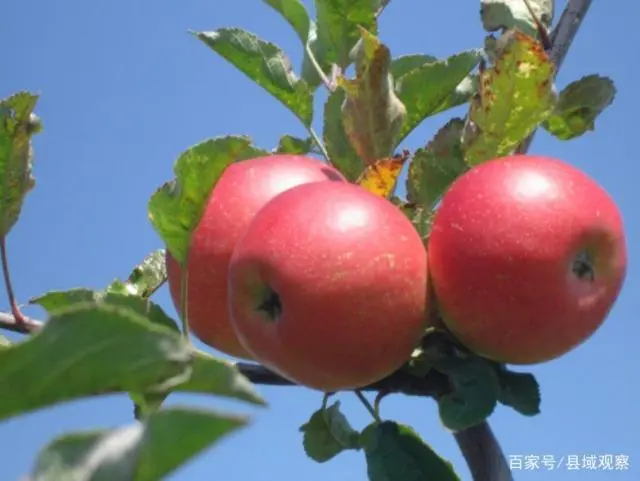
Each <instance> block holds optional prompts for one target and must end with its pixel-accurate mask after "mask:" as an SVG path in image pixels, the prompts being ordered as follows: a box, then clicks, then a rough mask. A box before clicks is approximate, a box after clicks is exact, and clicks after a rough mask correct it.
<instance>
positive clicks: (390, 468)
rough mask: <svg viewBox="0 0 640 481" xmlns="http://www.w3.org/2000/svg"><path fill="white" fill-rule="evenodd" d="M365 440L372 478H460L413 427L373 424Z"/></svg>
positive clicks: (397, 480)
mask: <svg viewBox="0 0 640 481" xmlns="http://www.w3.org/2000/svg"><path fill="white" fill-rule="evenodd" d="M361 443H362V445H363V446H364V452H365V457H366V460H367V474H368V475H369V481H425V480H433V481H460V477H459V476H458V475H457V474H456V472H455V470H454V468H453V465H452V464H451V463H450V462H449V461H447V460H446V459H444V458H442V457H440V456H439V455H438V453H436V452H435V451H434V450H433V449H432V448H431V447H430V446H429V445H428V444H426V443H425V442H424V441H423V440H422V439H421V438H420V436H418V434H417V433H416V432H415V431H414V430H413V429H411V428H410V427H409V426H405V425H403V424H398V423H396V422H393V421H384V422H382V423H373V424H370V425H369V426H367V427H366V428H365V429H364V431H363V432H362V436H361Z"/></svg>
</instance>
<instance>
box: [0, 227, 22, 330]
mask: <svg viewBox="0 0 640 481" xmlns="http://www.w3.org/2000/svg"><path fill="white" fill-rule="evenodd" d="M6 239H7V238H6V236H2V237H0V262H1V263H2V275H3V277H4V284H5V288H6V290H7V297H8V298H9V306H10V307H11V313H12V314H13V317H14V320H15V324H24V323H25V322H26V321H25V319H24V316H23V315H22V312H20V308H19V307H18V303H17V302H16V296H15V294H14V292H13V285H12V284H11V275H10V274H9V259H8V258H7V240H6Z"/></svg>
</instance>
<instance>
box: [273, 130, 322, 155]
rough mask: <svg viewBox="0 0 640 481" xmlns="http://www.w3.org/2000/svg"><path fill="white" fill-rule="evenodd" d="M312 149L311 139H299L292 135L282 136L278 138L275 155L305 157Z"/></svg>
mask: <svg viewBox="0 0 640 481" xmlns="http://www.w3.org/2000/svg"><path fill="white" fill-rule="evenodd" d="M312 147H313V140H312V139H311V138H307V139H301V138H298V137H294V136H292V135H283V136H282V137H280V142H279V144H278V147H277V148H276V149H275V153H277V154H297V155H305V154H308V153H309V152H311V149H312Z"/></svg>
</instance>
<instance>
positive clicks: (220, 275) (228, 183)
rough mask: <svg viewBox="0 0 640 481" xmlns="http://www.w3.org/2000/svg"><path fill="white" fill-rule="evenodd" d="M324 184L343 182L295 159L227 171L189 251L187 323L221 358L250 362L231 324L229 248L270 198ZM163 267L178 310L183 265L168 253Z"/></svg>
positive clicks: (325, 168)
mask: <svg viewBox="0 0 640 481" xmlns="http://www.w3.org/2000/svg"><path fill="white" fill-rule="evenodd" d="M322 181H339V182H346V179H345V178H344V177H343V176H342V175H341V174H340V173H339V172H338V171H337V170H336V169H334V168H333V167H331V166H330V165H328V164H327V163H325V162H322V161H320V160H317V159H314V158H311V157H304V156H297V155H273V156H266V157H257V158H253V159H249V160H243V161H240V162H236V163H234V164H231V165H230V166H229V167H227V168H226V169H225V171H224V173H223V174H222V176H221V177H220V179H219V180H218V182H217V184H216V185H215V187H214V189H213V191H212V194H211V196H210V198H209V201H208V203H207V207H206V209H205V211H204V213H203V216H202V218H201V220H200V223H199V224H198V226H197V227H196V229H195V231H194V233H193V236H192V242H191V247H190V252H189V264H188V270H189V280H188V294H187V297H188V306H187V312H188V316H189V320H188V323H189V327H190V331H191V332H192V333H193V334H194V335H195V336H196V337H197V338H198V339H200V340H201V341H202V342H204V343H205V344H207V345H209V346H211V347H213V348H215V349H217V350H218V351H221V352H223V353H225V354H229V355H231V356H234V357H238V358H244V359H251V355H250V354H249V353H248V352H247V351H246V350H245V349H244V348H243V347H242V345H241V344H240V343H239V342H238V340H237V338H236V335H235V332H234V330H233V328H232V327H231V325H230V322H229V313H228V308H227V270H228V266H229V260H230V259H231V254H232V253H233V248H234V247H235V244H236V242H237V240H238V238H239V237H240V235H241V234H242V232H243V231H244V230H245V229H246V227H247V226H248V225H249V223H250V221H251V220H252V219H253V216H254V215H255V214H256V212H258V210H259V209H260V208H261V207H262V206H263V205H264V204H266V203H267V202H268V201H269V200H270V199H271V198H273V197H275V196H276V195H278V194H280V193H282V192H284V191H285V190H287V189H289V188H291V187H294V186H296V185H299V184H303V183H307V182H322ZM167 252H168V251H167ZM166 263H167V274H168V280H169V290H170V292H171V298H172V300H173V303H174V306H175V307H176V310H178V312H180V281H181V276H182V274H181V266H180V265H179V264H178V262H177V261H176V260H175V259H174V258H173V257H172V256H171V254H169V253H168V254H167V256H166Z"/></svg>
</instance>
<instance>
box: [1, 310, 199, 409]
mask: <svg viewBox="0 0 640 481" xmlns="http://www.w3.org/2000/svg"><path fill="white" fill-rule="evenodd" d="M124 299H126V300H127V301H128V302H131V301H138V300H140V298H135V297H129V298H126V297H125V298H124ZM191 359H192V355H191V351H190V349H189V345H188V344H187V343H186V342H185V341H183V340H182V339H181V338H180V336H179V335H178V334H176V333H175V331H173V330H171V329H169V328H167V327H166V326H164V325H160V324H158V323H152V322H149V321H148V319H146V318H145V317H144V316H143V315H141V314H139V313H138V312H136V311H135V310H134V309H131V308H128V307H124V306H123V305H119V304H117V303H114V302H108V301H106V300H94V301H86V302H78V303H76V304H73V305H71V306H70V307H68V308H64V309H60V310H56V311H55V313H54V314H53V315H51V317H50V318H49V320H48V322H46V323H45V324H44V327H43V328H42V329H41V330H40V331H38V332H37V333H36V334H34V335H33V336H32V337H30V338H29V339H28V340H26V341H25V342H22V343H20V344H16V345H14V346H12V347H11V348H9V349H3V350H0V392H2V396H0V419H6V418H8V417H11V416H15V415H18V414H23V413H27V412H30V411H33V410H35V409H40V408H43V407H46V406H51V405H54V404H57V403H60V402H64V401H71V400H74V399H79V398H82V397H88V396H94V395H99V394H107V393H113V392H130V391H133V392H144V391H152V390H156V389H157V390H160V391H162V390H167V389H170V388H171V387H172V386H175V385H177V384H179V383H180V382H183V381H184V380H185V377H188V375H189V373H190V371H189V364H190V362H191Z"/></svg>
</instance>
